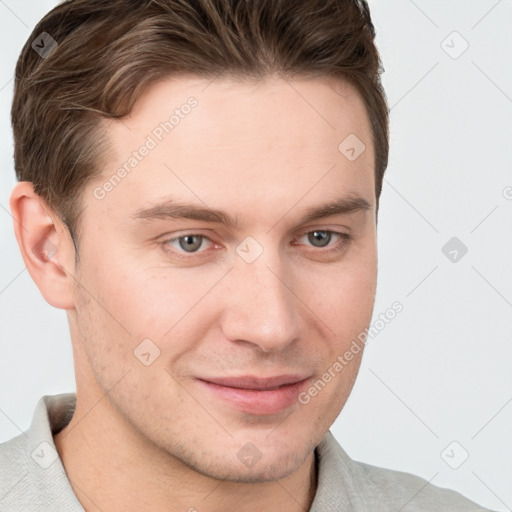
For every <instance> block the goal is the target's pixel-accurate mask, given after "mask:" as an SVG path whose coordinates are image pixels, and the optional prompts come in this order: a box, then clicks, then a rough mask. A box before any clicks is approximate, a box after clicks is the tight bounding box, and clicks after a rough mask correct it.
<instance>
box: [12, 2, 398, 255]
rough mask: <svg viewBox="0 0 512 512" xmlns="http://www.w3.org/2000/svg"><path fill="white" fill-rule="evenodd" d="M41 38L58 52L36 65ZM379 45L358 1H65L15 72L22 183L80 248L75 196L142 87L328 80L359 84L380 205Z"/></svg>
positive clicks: (383, 127) (383, 140)
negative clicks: (110, 124) (113, 124)
mask: <svg viewBox="0 0 512 512" xmlns="http://www.w3.org/2000/svg"><path fill="white" fill-rule="evenodd" d="M45 32H46V33H47V34H49V36H51V38H53V39H54V40H55V41H56V43H57V46H56V47H54V48H53V51H52V52H51V53H50V52H49V53H48V55H46V56H44V57H45V58H43V57H42V56H41V54H40V52H37V50H36V48H37V47H36V48H34V46H33V44H34V43H37V41H39V39H41V34H42V33H45ZM43 37H48V36H43ZM374 39H375V30H374V27H373V24H372V22H371V19H370V13H369V9H368V6H367V4H366V2H365V1H363V0H107V1H105V0H68V1H65V2H63V3H62V4H60V5H58V6H57V7H55V8H54V9H53V10H52V11H50V12H49V13H48V14H47V15H46V16H45V17H44V18H43V19H42V20H41V21H40V22H39V24H38V25H37V26H36V27H35V29H34V31H33V32H32V34H31V35H30V37H29V39H28V41H27V42H26V44H25V46H24V48H23V50H22V52H21V55H20V57H19V59H18V63H17V66H16V80H15V87H14V101H13V106H12V111H11V116H12V126H13V132H14V160H15V169H16V175H17V178H18V179H19V180H20V181H30V182H32V183H33V186H34V190H35V191H36V193H37V194H38V195H40V196H41V197H43V198H44V199H45V200H46V201H47V203H48V204H49V205H50V206H51V207H52V208H53V209H54V210H55V211H56V212H57V214H58V215H59V216H60V218H61V219H62V220H63V222H64V223H65V224H66V225H67V226H68V228H69V231H70V233H71V236H72V238H73V241H75V237H74V236H73V233H76V230H77V229H78V219H79V215H80V205H81V193H82V191H83V189H84V187H85V185H86V183H87V182H88V180H90V179H91V178H93V177H95V176H97V175H99V174H100V171H99V170H98V169H100V162H101V157H102V155H103V156H104V154H105V148H106V145H105V144H106V141H105V137H103V135H104V134H103V133H102V130H101V120H102V119H103V118H122V117H124V116H126V115H127V114H129V113H130V111H131V109H132V107H133V105H134V103H135V101H136V100H137V98H138V97H140V95H141V93H142V92H143V91H144V90H145V89H146V88H147V87H148V85H150V84H152V83H154V82H156V81H157V80H160V79H162V78H164V77H169V76H173V75H176V74H191V75H195V76H198V77H204V78H214V77H217V76H222V75H228V76H241V77H248V78H251V77H254V78H255V79H260V78H262V77H264V76H267V75H271V74H274V73H279V74H281V75H283V76H285V77H290V78H292V77H293V76H300V77H309V76H311V77H314V76H326V77H334V78H341V79H345V80H346V81H348V82H349V83H351V84H352V85H354V86H355V87H356V88H357V90H358V91H359V93H360V94H361V96H362V98H363V100H364V103H365V105H366V109H367V112H368V116H369V120H370V124H371V128H372V135H373V139H374V147H375V194H376V198H377V206H378V199H379V196H380V192H381V188H382V179H383V175H384V171H385V169H386V167H387V161H388V146H389V141H388V108H387V103H386V97H385V94H384V91H383V88H382V85H381V81H380V74H381V71H382V68H381V63H380V58H379V54H378V52H377V49H376V47H375V43H374ZM48 41H50V42H51V39H47V40H46V44H47V45H48V44H49V43H48ZM42 46H44V43H41V42H40V43H39V47H42ZM38 53H39V54H38ZM75 245H76V241H75Z"/></svg>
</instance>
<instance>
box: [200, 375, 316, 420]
mask: <svg viewBox="0 0 512 512" xmlns="http://www.w3.org/2000/svg"><path fill="white" fill-rule="evenodd" d="M308 380H309V379H304V380H301V381H300V382H296V383H294V384H289V385H287V386H283V387H281V388H278V389H272V390H266V391H260V390H253V389H240V388H230V387H227V386H221V385H219V384H213V383H212V382H208V381H205V380H200V379H198V382H199V383H200V384H202V385H203V386H204V387H206V388H207V389H208V390H209V391H210V392H211V393H213V394H214V395H215V396H218V397H219V398H221V399H222V400H224V401H225V402H228V403H229V404H230V405H231V406H232V407H234V408H235V409H237V410H239V411H241V412H245V413H248V414H260V415H263V414H276V413H278V412H281V411H283V410H284V409H287V408H288V407H290V406H291V405H293V404H294V403H297V400H298V396H299V394H300V392H301V391H302V389H303V388H304V387H305V386H306V383H307V381H308Z"/></svg>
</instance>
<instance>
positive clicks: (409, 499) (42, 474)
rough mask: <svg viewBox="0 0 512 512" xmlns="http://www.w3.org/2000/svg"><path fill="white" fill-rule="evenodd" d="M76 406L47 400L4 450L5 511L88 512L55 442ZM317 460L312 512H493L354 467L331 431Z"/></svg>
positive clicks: (0, 460)
mask: <svg viewBox="0 0 512 512" xmlns="http://www.w3.org/2000/svg"><path fill="white" fill-rule="evenodd" d="M75 402H76V395H75V394H73V393H67V394H61V395H53V396H43V397H42V398H41V400H39V402H38V404H37V407H36V410H35V412H34V417H33V420H32V424H31V425H30V428H29V429H28V430H27V431H26V432H24V433H23V434H20V435H19V436H17V437H15V438H13V439H11V440H10V441H8V442H6V443H3V444H0V511H2V512H14V511H16V512H19V511H31V510H34V511H35V510H37V511H39V512H45V511H48V512H50V511H51V512H56V511H70V512H71V511H73V512H84V509H83V507H82V506H81V505H80V502H79V501H78V499H77V497H76V495H75V494H74V492H73V489H72V487H71V484H70V482H69V480H68V477H67V474H66V471H65V469H64V466H63V465H62V461H61V459H60V458H59V454H58V452H57V450H56V449H55V444H54V442H53V434H56V433H57V432H59V431H60V430H61V429H62V428H64V427H65V426H66V425H67V424H68V422H69V421H70V420H71V417H72V416H73V412H74V408H75ZM316 456H317V461H318V487H317V491H316V495H315V499H314V501H313V503H312V505H311V508H310V512H327V511H328V512H338V511H339V512H342V511H351V512H363V511H372V512H374V511H379V512H382V511H384V512H386V511H389V512H391V511H393V512H398V511H400V512H419V511H423V512H427V511H428V512H435V511H443V512H446V511H460V512H462V511H464V512H482V511H486V510H488V509H484V508H482V507H480V506H479V505H477V504H476V503H474V502H472V501H470V500H468V499H467V498H465V497H464V496H462V495H461V494H459V493H457V492H455V491H452V490H448V489H443V488H440V487H436V486H434V485H432V484H430V483H428V482H427V481H426V480H424V479H423V478H420V477H418V476H414V475H411V474H409V473H403V472H399V471H392V470H389V469H384V468H380V467H376V466H371V465H369V464H364V463H362V462H357V461H354V460H352V459H351V458H350V457H349V456H348V455H347V454H346V453H345V451H344V450H343V449H342V448H341V446H340V445H339V444H338V442H337V441H336V439H335V438H334V437H333V435H332V434H331V432H330V431H329V432H327V434H326V435H325V437H324V439H323V440H322V442H321V443H320V444H319V445H318V447H317V448H316ZM105 512H107V511H105ZM488 512H489V511H488Z"/></svg>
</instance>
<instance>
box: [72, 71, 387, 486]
mask: <svg viewBox="0 0 512 512" xmlns="http://www.w3.org/2000/svg"><path fill="white" fill-rule="evenodd" d="M208 83H209V81H206V80H200V79H198V78H184V77H181V78H179V79H176V78H175V79H169V80H165V81H162V82H160V83H158V84H157V85H155V86H153V87H152V88H150V89H149V90H148V91H147V92H146V93H145V94H144V96H143V97H141V99H140V100H139V101H138V102H137V103H136V105H135V108H134V110H133V112H132V113H131V115H130V116H128V117H127V118H125V119H123V120H122V122H121V121H111V122H109V123H108V124H106V129H107V133H108V136H109V138H110V140H111V142H112V148H113V151H112V153H111V154H110V155H109V160H108V165H106V166H105V167H104V169H103V177H102V178H101V179H98V180H96V181H94V182H92V183H90V184H89V185H88V186H87V188H86V189H85V192H84V196H83V202H84V206H85V210H84V212H83V217H82V228H83V230H82V233H81V238H80V244H79V247H80V261H79V263H78V265H77V267H76V269H75V270H76V273H75V278H76V279H77V282H79V283H80V286H77V287H76V288H75V304H76V308H75V309H74V310H69V311H68V315H69V320H70V325H71V332H72V337H73V344H74V350H75V358H76V359H77V361H76V366H77V392H78V400H79V403H80V401H82V407H83V408H84V412H86V410H87V408H88V407H92V406H93V405H94V403H95V402H96V400H97V397H98V396H101V395H103V394H104V393H107V391H109V390H110V392H109V393H108V395H107V399H106V400H105V402H104V403H106V404H108V409H107V411H108V412H109V414H110V416H109V418H105V424H109V425H113V424H114V425H116V427H115V428H118V429H119V432H121V434H120V435H125V436H127V438H128V437H129V436H131V437H130V439H131V440H134V439H136V440H137V443H142V445H143V446H146V447H151V449H156V450H157V452H158V453H160V454H163V455H164V456H171V457H173V458H174V459H177V460H179V461H181V462H183V463H185V464H186V465H187V466H189V467H192V468H194V469H195V470H197V471H198V472H200V473H203V474H207V475H210V476H212V477H215V478H218V479H231V480H239V481H254V482H256V481H264V480H271V479H273V478H282V477H284V476H286V475H288V474H290V473H291V472H293V471H294V470H296V469H297V468H298V467H299V466H300V465H301V464H302V463H303V462H304V461H305V460H306V458H307V457H308V455H310V454H311V452H312V450H313V449H314V447H315V446H316V445H318V443H319V442H320V441H321V439H322V438H323V436H324V435H325V433H326V431H327V430H328V429H329V427H330V426H331V424H332V423H333V421H334V420H335V419H336V417H337V416H338V414H339V412H340V410H341V409H342V407H343V405H344V404H345V401H346V400H347V398H348V395H349V393H350V391H351V389H352V386H353V383H354V380H355V377H356V374H357V371H358V368H359V364H360V358H361V355H362V351H361V352H359V353H358V354H356V355H354V357H353V359H352V360H351V361H350V362H349V363H348V364H346V366H344V368H343V370H341V371H334V372H333V371H332V368H333V365H334V363H335V362H336V361H337V360H338V356H343V354H344V353H345V352H346V351H347V350H348V349H349V347H350V345H351V343H352V341H353V340H354V339H355V338H356V337H357V335H358V334H359V333H360V332H361V331H363V330H364V329H365V328H366V327H367V326H368V324H369V322H370V320H371V313H372V308H373V302H374V296H375V286H376V274H377V255H376V226H375V192H374V190H375V182H374V165H373V154H374V149H373V144H372V140H371V135H370V127H369V123H368V119H367V114H366V112H365V108H364V105H363V102H362V100H361V99H360V97H359V95H358V94H357V93H356V91H355V89H354V88H352V87H351V86H349V85H348V84H343V83H338V84H337V85H336V87H337V92H335V91H334V90H333V88H332V86H331V84H332V82H329V81H327V79H309V80H301V81H291V82H287V81H284V80H282V79H277V78H267V79H265V80H261V81H260V82H257V83H252V84H249V83H241V82H236V81H231V80H227V79H224V80H220V79H219V80H215V81H213V82H211V83H209V85H208ZM190 97H193V98H194V100H189V103H187V99H188V98H190ZM187 104H188V105H189V107H185V106H184V105H187ZM175 109H178V110H177V112H174V114H175V117H174V118H172V119H171V121H170V123H169V124H168V125H165V122H166V121H169V119H170V116H171V115H173V111H175ZM178 118H179V120H177V119H178ZM160 123H164V124H163V125H161V124H160ZM167 132H168V133H167ZM347 137H349V138H348V139H347V141H346V142H344V143H343V144H342V145H341V149H339V146H340V143H342V142H343V141H345V139H346V138H347ZM355 137H357V139H356V138H355ZM362 143H364V145H365V146H366V149H365V150H363V151H362V149H363V146H362ZM142 146H145V147H146V149H147V150H140V148H141V147H142ZM361 151H362V153H361ZM134 152H135V153H136V155H134ZM359 153H360V154H359ZM130 158H133V159H134V160H130ZM123 166H124V172H122V171H118V170H119V169H122V168H123ZM113 175H115V176H116V177H115V178H112V176H113ZM109 180H110V181H109ZM107 181H109V183H110V185H108V184H106V182H107ZM355 198H359V199H358V200H356V199H355ZM339 200H344V201H345V202H347V201H348V202H349V203H350V204H352V205H355V208H353V209H352V211H349V212H345V213H334V214H332V215H329V216H323V217H320V218H315V219H311V220H304V217H305V216H306V215H307V214H308V213H309V211H310V210H311V209H313V208H318V207H320V206H323V205H326V204H330V203H333V202H336V201H339ZM364 201H366V202H367V203H368V204H369V206H370V207H369V208H367V209H365V208H361V207H358V206H361V204H362V203H363V202H364ZM181 203H186V204H187V205H189V206H193V207H196V208H199V209H203V210H205V209H212V210H222V211H223V212H224V213H225V215H226V217H229V220H230V221H233V222H234V223H233V224H231V223H226V222H224V221H226V219H221V218H214V217H211V218H208V219H206V218H199V217H196V218H185V217H181V216H179V215H177V214H171V212H170V209H171V207H174V208H176V207H177V206H178V204H181ZM157 205H160V206H159V208H157V209H155V208H154V207H156V206H157ZM151 209H153V210H151ZM165 211H167V213H168V214H165ZM176 211H177V212H178V213H180V209H179V208H178V209H177V210H176ZM183 211H184V210H181V214H183ZM235 222H236V224H235ZM332 232H337V233H340V234H334V233H332ZM329 368H331V373H330V375H331V379H327V378H322V376H323V375H324V374H325V373H326V372H328V370H329ZM333 375H334V376H333ZM283 376H284V377H283ZM239 377H247V379H240V380H236V378H239ZM274 377H277V380H275V381H273V380H268V381H266V380H264V379H270V378H274ZM281 377H283V378H282V379H280V378H281ZM221 379H231V380H224V381H221ZM258 379H263V380H258ZM318 380H322V381H323V383H324V385H323V386H319V385H318V384H317V388H316V389H317V392H316V393H315V392H314V391H313V392H311V393H309V392H308V390H309V389H310V388H311V387H312V386H313V385H314V383H315V382H317V381H318ZM326 380H328V382H326ZM212 381H216V382H217V384H215V383H212ZM290 381H292V382H295V383H296V384H295V385H287V386H284V387H282V388H280V389H279V390H278V389H276V386H278V385H282V384H286V383H289V382H290ZM297 382H298V383H297ZM237 387H238V388H242V389H238V390H237V389H235V388H237ZM263 388H272V389H270V390H269V389H267V390H264V389H263ZM256 389H258V390H259V391H258V390H256ZM318 390H320V391H318ZM299 396H301V397H302V400H299ZM306 398H308V399H306ZM306 402H307V403H306Z"/></svg>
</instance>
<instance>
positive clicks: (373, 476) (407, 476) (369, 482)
mask: <svg viewBox="0 0 512 512" xmlns="http://www.w3.org/2000/svg"><path fill="white" fill-rule="evenodd" d="M353 463H354V464H355V465H357V466H358V468H359V475H360V476H361V478H362V481H363V482H364V483H363V484H362V485H364V486H365V487H366V490H367V492H368V495H369V496H371V497H372V501H373V503H371V505H374V506H376V507H377V506H379V507H380V510H383V508H382V504H383V503H385V504H386V508H385V510H388V509H389V510H397V508H396V507H398V510H401V511H402V512H420V511H421V512H423V511H424V512H427V511H428V512H435V511H439V512H441V511H443V512H445V511H447V510H449V511H451V512H459V511H460V512H486V511H487V512H490V511H489V510H488V509H485V508H483V507H481V506H480V505H478V504H477V503H475V502H473V501H471V500H469V499H468V498H466V497H465V496H463V495H462V494H460V493H458V492H456V491H454V490H452V489H446V488H443V487H438V486H436V485H434V484H433V483H432V480H433V479H432V480H431V481H428V480H425V479H424V478H421V477H419V476H417V475H413V474H411V473H405V472H402V471H395V470H391V469H386V468H381V467H377V466H372V465H370V464H365V463H363V462H356V461H353Z"/></svg>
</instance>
